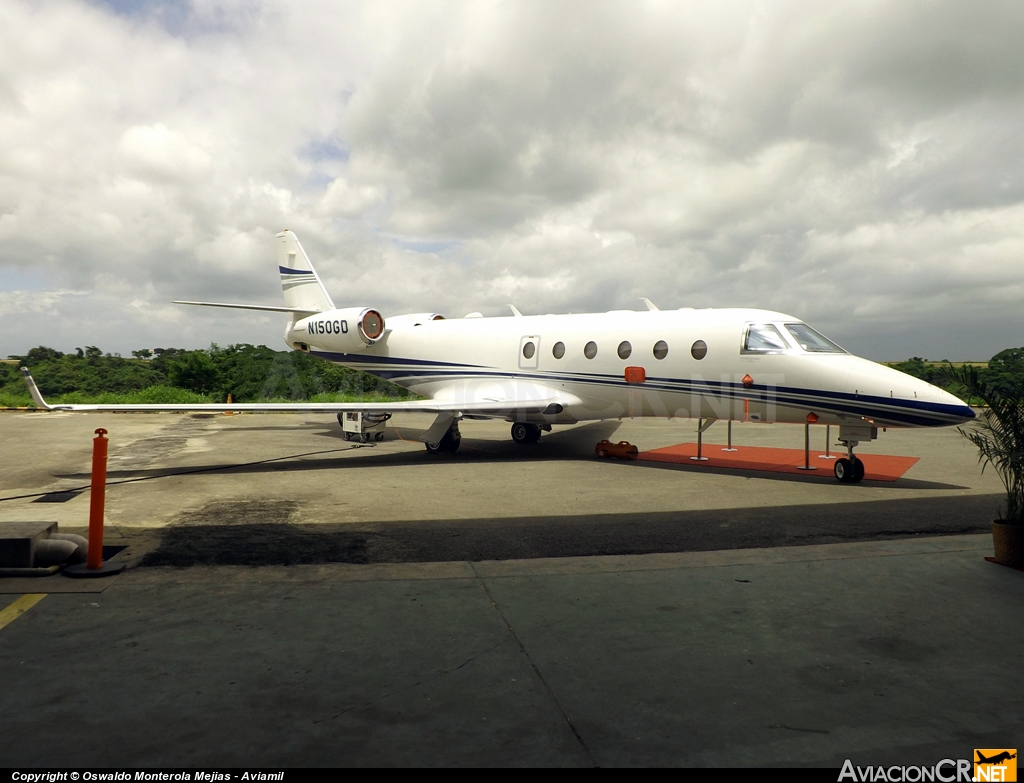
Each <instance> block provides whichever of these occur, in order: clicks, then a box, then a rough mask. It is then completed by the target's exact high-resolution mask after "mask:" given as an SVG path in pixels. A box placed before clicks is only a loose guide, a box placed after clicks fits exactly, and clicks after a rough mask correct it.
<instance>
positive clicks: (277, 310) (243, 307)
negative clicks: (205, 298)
mask: <svg viewBox="0 0 1024 783" xmlns="http://www.w3.org/2000/svg"><path fill="white" fill-rule="evenodd" d="M174 304H183V305H198V306H199V307H228V308H231V309H233V310H263V311H265V312H268V313H295V314H296V315H301V316H307V315H315V314H316V313H319V312H321V311H320V310H303V309H301V308H297V307H275V306H273V305H248V304H225V303H224V302H184V301H181V300H179V299H175V300H174Z"/></svg>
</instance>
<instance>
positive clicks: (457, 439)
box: [426, 424, 462, 454]
mask: <svg viewBox="0 0 1024 783" xmlns="http://www.w3.org/2000/svg"><path fill="white" fill-rule="evenodd" d="M461 444H462V433H461V432H459V428H458V426H457V425H455V424H453V425H452V426H451V427H450V428H449V429H448V432H446V433H445V434H444V437H443V438H441V442H440V443H427V444H426V447H427V452H428V453H429V454H454V453H455V452H456V451H458V450H459V446H460V445H461Z"/></svg>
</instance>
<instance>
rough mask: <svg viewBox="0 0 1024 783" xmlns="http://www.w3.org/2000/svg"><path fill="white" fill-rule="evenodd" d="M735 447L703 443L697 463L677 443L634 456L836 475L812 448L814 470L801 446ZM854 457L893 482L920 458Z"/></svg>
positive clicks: (869, 475) (693, 450) (686, 446)
mask: <svg viewBox="0 0 1024 783" xmlns="http://www.w3.org/2000/svg"><path fill="white" fill-rule="evenodd" d="M736 448H737V451H722V449H723V446H722V444H720V443H705V444H704V446H703V448H702V454H703V456H705V457H707V458H708V459H707V461H701V462H698V461H696V460H691V459H690V457H696V456H697V444H696V443H680V444H679V445H678V446H666V447H665V448H663V449H652V450H651V451H641V452H640V454H639V456H638V457H637V459H641V460H647V461H648V462H678V463H682V464H686V465H693V466H694V467H708V468H734V469H736V470H762V471H768V472H771V473H796V474H799V475H802V476H819V477H821V478H829V479H831V480H832V481H835V476H834V475H833V474H832V465H833V464H834V463H835V460H831V459H819V458H818V455H819V454H824V453H825V452H824V451H811V467H816V468H817V470H800V467H801V466H802V465H803V464H804V450H803V449H769V448H764V447H761V446H737V447H736ZM833 454H835V452H833ZM838 456H843V455H842V454H840V455H838ZM857 456H858V457H859V458H860V460H861V461H862V462H863V463H864V478H865V479H866V480H868V481H896V479H898V478H900V477H901V476H903V474H904V473H906V472H907V471H908V470H910V469H911V468H912V467H913V466H914V465H915V464H916V463H917V461H918V459H920V458H919V457H891V456H889V455H888V454H857Z"/></svg>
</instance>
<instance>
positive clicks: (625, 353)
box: [619, 340, 633, 359]
mask: <svg viewBox="0 0 1024 783" xmlns="http://www.w3.org/2000/svg"><path fill="white" fill-rule="evenodd" d="M631 353H633V346H632V345H630V344H629V340H623V341H622V342H621V343H619V358H620V359H628V358H629V355H630V354H631Z"/></svg>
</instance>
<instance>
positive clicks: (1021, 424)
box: [948, 365, 1024, 568]
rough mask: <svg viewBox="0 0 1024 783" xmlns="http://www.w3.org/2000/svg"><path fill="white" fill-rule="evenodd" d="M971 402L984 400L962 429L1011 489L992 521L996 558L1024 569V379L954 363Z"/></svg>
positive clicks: (956, 378) (956, 375)
mask: <svg viewBox="0 0 1024 783" xmlns="http://www.w3.org/2000/svg"><path fill="white" fill-rule="evenodd" d="M948 375H949V377H950V378H951V379H952V380H954V381H956V382H957V383H958V384H959V385H960V386H962V387H963V390H962V391H963V393H964V394H965V395H966V396H967V398H968V403H971V402H975V401H977V402H980V404H981V406H982V407H981V412H980V413H979V415H978V418H977V419H975V421H974V423H973V424H971V425H969V426H967V427H959V428H958V429H959V431H960V434H961V435H963V436H964V437H966V438H967V439H968V440H970V441H971V443H973V444H974V445H975V446H977V447H978V461H979V462H980V463H981V469H982V470H983V471H984V470H985V468H986V467H988V466H989V465H991V466H992V467H993V468H994V469H995V471H996V473H998V474H999V478H1000V479H1001V480H1002V482H1003V486H1004V487H1005V488H1006V509H1005V512H1004V513H1003V516H1002V518H1001V519H997V520H994V521H993V522H992V542H993V545H994V547H995V557H994V558H993V559H994V560H995V561H996V562H997V563H1002V564H1003V565H1008V566H1012V567H1014V568H1024V383H1022V382H1021V381H1020V379H1019V378H1013V377H1007V376H1005V375H1003V376H997V377H994V378H987V377H985V376H982V375H981V374H980V373H979V372H978V369H977V368H976V367H972V366H970V365H963V366H961V367H959V368H954V367H952V366H950V367H949V368H948Z"/></svg>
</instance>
